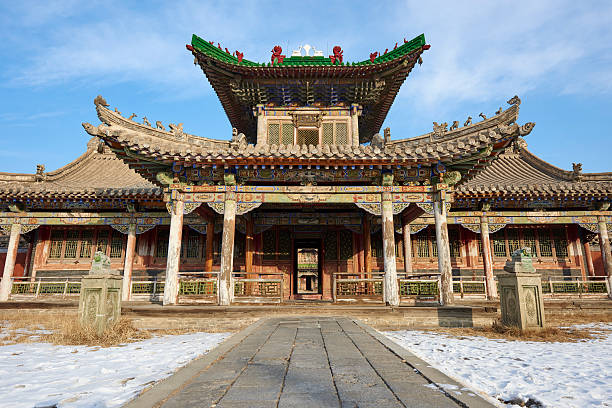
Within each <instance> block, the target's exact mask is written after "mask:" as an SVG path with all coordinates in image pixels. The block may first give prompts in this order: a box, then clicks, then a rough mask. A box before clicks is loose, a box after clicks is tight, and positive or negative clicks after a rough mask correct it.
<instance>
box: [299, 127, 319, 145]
mask: <svg viewBox="0 0 612 408" xmlns="http://www.w3.org/2000/svg"><path fill="white" fill-rule="evenodd" d="M297 144H298V145H306V146H309V145H314V146H317V145H318V144H319V129H298V131H297Z"/></svg>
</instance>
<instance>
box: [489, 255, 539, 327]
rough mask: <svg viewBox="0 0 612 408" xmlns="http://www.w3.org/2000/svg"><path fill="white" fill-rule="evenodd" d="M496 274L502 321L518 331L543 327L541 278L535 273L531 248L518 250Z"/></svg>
mask: <svg viewBox="0 0 612 408" xmlns="http://www.w3.org/2000/svg"><path fill="white" fill-rule="evenodd" d="M504 271H506V272H507V273H504V274H501V275H498V277H497V279H498V281H499V297H500V306H501V315H502V324H504V325H506V326H515V327H518V328H519V329H521V330H525V329H541V328H543V327H544V302H543V300H542V281H541V279H540V275H539V274H538V273H535V268H534V267H533V263H532V258H531V249H529V248H523V249H518V250H516V251H515V252H514V253H513V254H512V260H511V261H508V262H506V266H504Z"/></svg>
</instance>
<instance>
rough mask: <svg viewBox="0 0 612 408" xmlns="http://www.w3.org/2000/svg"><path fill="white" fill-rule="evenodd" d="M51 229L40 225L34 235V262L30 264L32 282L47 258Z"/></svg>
mask: <svg viewBox="0 0 612 408" xmlns="http://www.w3.org/2000/svg"><path fill="white" fill-rule="evenodd" d="M50 237H51V228H50V227H49V226H48V225H41V226H40V228H39V229H38V234H37V235H36V248H35V249H34V257H33V258H34V260H33V263H32V276H31V278H30V279H31V280H32V282H33V281H34V280H35V279H36V272H37V271H38V270H39V269H41V268H42V267H43V265H44V264H45V261H46V260H47V258H48V257H49V247H50V244H51V239H50Z"/></svg>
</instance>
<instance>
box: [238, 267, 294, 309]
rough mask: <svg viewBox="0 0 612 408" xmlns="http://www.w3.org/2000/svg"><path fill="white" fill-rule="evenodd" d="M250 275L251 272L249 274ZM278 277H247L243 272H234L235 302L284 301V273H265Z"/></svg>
mask: <svg viewBox="0 0 612 408" xmlns="http://www.w3.org/2000/svg"><path fill="white" fill-rule="evenodd" d="M249 275H250V274H249ZM265 275H266V276H278V278H247V276H248V275H247V274H246V273H243V272H234V273H233V274H232V281H233V285H234V302H236V303H243V302H244V303H249V302H252V303H269V302H274V303H281V302H282V301H283V276H282V274H276V273H275V274H265Z"/></svg>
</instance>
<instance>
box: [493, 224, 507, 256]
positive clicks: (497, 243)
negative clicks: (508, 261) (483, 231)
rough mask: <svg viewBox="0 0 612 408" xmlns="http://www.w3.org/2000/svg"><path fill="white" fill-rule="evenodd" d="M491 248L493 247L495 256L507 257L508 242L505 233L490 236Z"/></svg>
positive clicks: (499, 232)
mask: <svg viewBox="0 0 612 408" xmlns="http://www.w3.org/2000/svg"><path fill="white" fill-rule="evenodd" d="M490 238H491V246H492V247H493V248H492V249H493V256H497V257H505V256H506V240H505V237H504V231H503V230H502V231H497V232H496V233H494V234H491V235H490Z"/></svg>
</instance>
